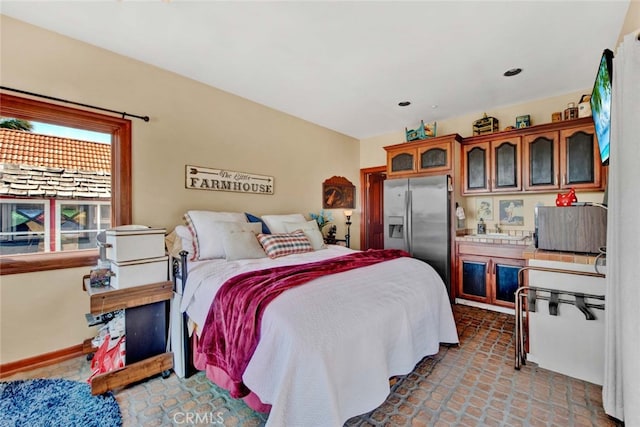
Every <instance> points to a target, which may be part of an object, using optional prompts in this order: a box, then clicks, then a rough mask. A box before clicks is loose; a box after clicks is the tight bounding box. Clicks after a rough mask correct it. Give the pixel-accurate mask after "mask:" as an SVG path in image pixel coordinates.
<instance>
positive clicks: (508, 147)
mask: <svg viewBox="0 0 640 427" xmlns="http://www.w3.org/2000/svg"><path fill="white" fill-rule="evenodd" d="M520 145H521V141H520V137H518V136H515V137H509V138H498V139H495V140H492V141H481V142H475V143H472V144H464V145H463V146H462V188H463V190H462V192H463V194H473V193H489V192H512V191H520V190H521V189H522V178H521V176H522V173H521V171H520V169H521V164H522V163H521V155H520Z"/></svg>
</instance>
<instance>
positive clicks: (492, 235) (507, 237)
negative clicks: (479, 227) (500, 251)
mask: <svg viewBox="0 0 640 427" xmlns="http://www.w3.org/2000/svg"><path fill="white" fill-rule="evenodd" d="M473 237H478V238H481V239H503V240H522V239H524V238H525V237H526V236H510V235H509V234H507V233H487V234H473Z"/></svg>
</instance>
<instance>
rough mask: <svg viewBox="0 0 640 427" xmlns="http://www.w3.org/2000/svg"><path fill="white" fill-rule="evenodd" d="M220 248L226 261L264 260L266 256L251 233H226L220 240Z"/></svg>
mask: <svg viewBox="0 0 640 427" xmlns="http://www.w3.org/2000/svg"><path fill="white" fill-rule="evenodd" d="M222 246H223V247H224V255H225V258H226V259H227V261H234V260H236V259H256V258H266V256H267V254H266V253H265V252H264V249H262V246H261V245H260V242H258V239H257V238H256V235H255V234H254V233H253V232H252V231H233V230H230V231H226V232H225V233H224V236H223V238H222Z"/></svg>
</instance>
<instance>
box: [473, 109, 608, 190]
mask: <svg viewBox="0 0 640 427" xmlns="http://www.w3.org/2000/svg"><path fill="white" fill-rule="evenodd" d="M605 172H606V169H605V168H604V167H603V166H602V165H601V162H600V153H599V151H598V141H597V138H596V136H595V131H594V127H593V123H592V121H591V118H590V117H585V118H581V119H577V120H568V121H564V122H555V123H549V124H546V125H539V126H532V127H529V128H524V129H516V130H512V131H506V132H499V133H495V134H491V135H482V136H477V137H471V138H465V139H464V141H463V144H462V178H463V179H462V194H465V195H466V194H477V193H497V192H510V193H515V192H519V191H521V190H524V191H527V192H533V191H539V192H548V191H558V190H560V189H568V188H571V187H573V188H575V189H576V190H602V189H603V188H604V187H605V178H606V176H605Z"/></svg>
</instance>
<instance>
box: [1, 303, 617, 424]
mask: <svg viewBox="0 0 640 427" xmlns="http://www.w3.org/2000/svg"><path fill="white" fill-rule="evenodd" d="M454 315H455V318H456V324H457V327H458V332H459V335H460V346H458V347H445V346H442V347H441V348H440V352H439V353H438V354H437V355H435V356H432V357H427V358H425V359H423V360H422V361H421V362H420V363H418V365H417V366H416V368H415V369H414V370H413V372H411V373H410V374H408V375H406V376H402V377H396V378H395V380H396V381H395V383H394V385H393V386H392V388H391V393H390V394H389V397H388V398H387V400H386V401H385V402H384V403H383V404H382V405H381V406H380V407H379V408H376V409H375V410H373V411H372V412H370V413H367V414H364V415H361V416H357V417H354V418H352V419H350V420H348V421H347V423H346V424H345V426H349V427H353V426H358V427H363V426H416V427H418V426H438V427H440V426H443V427H444V426H474V427H475V426H483V427H484V426H559V427H567V426H621V424H619V423H617V422H616V421H615V420H613V419H611V418H609V417H607V415H606V414H605V413H604V411H603V409H602V401H601V395H602V389H601V387H600V386H597V385H595V384H591V383H587V382H584V381H579V380H576V379H573V378H569V377H566V376H564V375H560V374H556V373H554V372H551V371H547V370H544V369H540V368H538V367H537V366H535V365H534V364H531V363H530V364H527V365H525V366H523V367H522V369H521V370H520V371H516V370H514V369H513V326H514V319H513V316H511V315H507V314H502V313H496V312H491V311H486V310H482V309H478V308H474V307H467V306H462V305H456V306H454ZM89 368H90V366H89V362H88V361H86V359H85V358H84V357H81V358H75V359H72V360H68V361H66V362H63V363H59V364H56V365H53V366H49V367H46V368H40V369H37V370H33V371H29V372H24V373H20V374H16V375H13V376H12V377H9V378H7V379H5V380H11V379H19V378H38V377H40V378H42V377H62V378H68V379H73V380H80V381H84V380H86V378H87V377H88V376H89V371H90V369H89ZM114 394H115V396H116V399H117V400H118V403H119V404H120V408H121V410H122V416H123V423H124V426H125V427H127V426H131V427H138V426H180V425H184V426H186V425H189V426H191V425H199V426H211V425H220V424H224V425H225V426H261V425H264V423H265V421H266V415H265V414H259V413H256V412H254V411H253V410H251V409H250V408H248V407H247V406H246V405H245V404H244V403H243V402H242V401H238V400H235V399H233V398H231V397H229V395H228V394H227V393H226V392H225V391H224V390H221V389H219V388H218V387H216V386H214V385H213V384H212V383H211V382H209V380H208V379H207V378H206V377H205V376H204V374H203V373H198V374H196V375H194V376H192V377H191V378H188V379H179V378H177V377H176V376H175V375H174V374H171V376H170V377H169V378H167V379H162V378H161V377H160V376H158V377H154V378H151V379H149V380H146V381H143V382H140V383H138V384H135V385H131V386H128V387H126V388H123V389H119V390H115V392H114ZM283 427H289V426H283ZM292 427H298V426H292ZM300 427H305V426H300Z"/></svg>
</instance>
